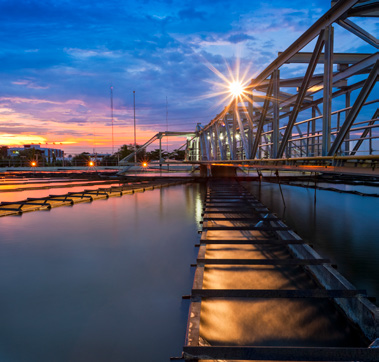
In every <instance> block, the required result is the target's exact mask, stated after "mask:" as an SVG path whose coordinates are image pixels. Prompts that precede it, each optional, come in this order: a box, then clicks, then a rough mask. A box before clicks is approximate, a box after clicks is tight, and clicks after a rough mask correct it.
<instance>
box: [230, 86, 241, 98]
mask: <svg viewBox="0 0 379 362" xmlns="http://www.w3.org/2000/svg"><path fill="white" fill-rule="evenodd" d="M229 91H230V93H232V95H233V96H234V98H237V97H239V96H240V95H241V94H242V93H243V92H244V87H243V85H242V83H241V82H232V83H230V84H229Z"/></svg>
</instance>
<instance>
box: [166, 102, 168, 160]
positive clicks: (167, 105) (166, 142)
mask: <svg viewBox="0 0 379 362" xmlns="http://www.w3.org/2000/svg"><path fill="white" fill-rule="evenodd" d="M166 132H167V133H168V101H167V96H166ZM167 133H166V134H167ZM166 148H167V155H168V136H166Z"/></svg>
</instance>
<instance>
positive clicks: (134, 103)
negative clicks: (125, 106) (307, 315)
mask: <svg viewBox="0 0 379 362" xmlns="http://www.w3.org/2000/svg"><path fill="white" fill-rule="evenodd" d="M133 109H134V163H137V133H136V91H133Z"/></svg>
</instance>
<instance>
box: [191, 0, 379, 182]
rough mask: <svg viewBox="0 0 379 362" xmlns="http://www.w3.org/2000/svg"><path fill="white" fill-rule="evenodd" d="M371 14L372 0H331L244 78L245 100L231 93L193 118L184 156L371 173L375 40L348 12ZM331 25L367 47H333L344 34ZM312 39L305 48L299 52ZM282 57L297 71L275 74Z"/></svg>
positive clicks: (378, 143) (376, 160)
mask: <svg viewBox="0 0 379 362" xmlns="http://www.w3.org/2000/svg"><path fill="white" fill-rule="evenodd" d="M378 16H379V3H378V1H358V0H344V1H342V0H341V1H337V2H332V7H331V9H330V10H329V11H328V12H326V13H325V14H324V15H323V16H322V17H321V18H320V19H319V20H317V21H316V23H314V24H313V25H312V26H311V27H310V28H309V29H308V30H307V31H306V32H305V33H304V34H303V35H301V36H300V37H299V38H298V39H297V40H296V41H295V42H294V43H293V44H292V45H290V46H289V47H288V48H287V49H286V50H285V51H283V52H281V53H279V55H278V57H277V58H276V59H275V60H274V61H273V62H272V63H271V64H270V65H268V66H267V67H266V69H264V70H263V71H262V72H261V73H260V74H259V75H258V76H257V77H256V78H255V79H252V80H251V82H250V84H249V85H248V87H247V88H246V90H248V92H249V99H248V101H241V99H238V100H237V98H236V99H234V100H233V101H232V102H231V103H230V104H228V105H227V106H226V107H225V108H224V110H223V111H222V112H221V113H219V114H218V115H217V116H216V117H215V118H214V119H212V120H211V121H210V123H209V124H207V125H206V126H204V127H202V126H201V124H198V125H197V127H196V133H195V136H194V137H192V138H191V139H188V140H187V162H190V163H196V164H203V165H204V164H205V165H239V166H245V167H249V166H250V167H256V168H268V169H275V168H276V169H294V168H296V169H297V170H299V169H302V170H311V171H318V170H323V171H326V170H328V169H329V170H331V171H334V172H345V171H347V172H349V171H348V170H349V169H352V170H353V172H358V173H361V172H362V170H363V173H371V174H376V175H378V174H379V171H378V169H379V152H378V151H379V140H378V139H379V130H378V127H379V120H378V115H379V111H378V103H379V99H372V98H373V97H372V95H373V94H374V91H373V89H374V88H375V87H377V85H376V82H377V80H378V67H379V53H378V51H377V49H378V47H379V41H378V39H377V38H376V37H375V36H374V35H372V34H370V33H369V32H368V31H367V30H365V29H363V28H361V27H360V26H358V25H357V24H356V23H355V22H353V21H352V20H351V19H350V18H355V17H371V18H378ZM335 26H340V27H342V28H344V29H345V31H347V32H349V33H351V34H354V36H355V37H358V38H360V39H362V40H364V42H366V43H367V44H369V45H371V47H369V48H372V49H373V51H372V52H371V53H336V52H334V45H335V44H336V43H338V47H339V48H340V47H341V46H343V45H345V47H346V48H347V47H349V44H345V42H346V40H345V39H344V37H342V38H341V39H338V37H337V36H336V37H335V36H334V27H335ZM313 40H315V45H314V48H313V52H302V51H301V50H302V49H303V48H304V47H306V46H307V45H308V44H309V43H310V42H312V41H313ZM288 64H298V66H299V70H300V69H303V68H304V72H305V74H304V76H301V77H294V78H284V77H282V76H281V73H282V74H285V73H286V66H287V65H288ZM292 69H293V68H292ZM376 90H377V88H376ZM370 93H371V97H369V96H370ZM376 93H377V94H378V92H376ZM375 148H376V149H375Z"/></svg>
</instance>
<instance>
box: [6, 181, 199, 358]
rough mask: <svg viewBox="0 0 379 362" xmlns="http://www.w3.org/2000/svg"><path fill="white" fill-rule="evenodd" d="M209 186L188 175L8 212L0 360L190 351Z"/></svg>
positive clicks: (162, 355)
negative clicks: (125, 191) (187, 297)
mask: <svg viewBox="0 0 379 362" xmlns="http://www.w3.org/2000/svg"><path fill="white" fill-rule="evenodd" d="M66 190H67V189H66ZM199 191H200V186H199V185H188V186H187V185H185V186H183V185H181V186H174V187H169V188H164V189H161V190H154V191H147V192H145V193H137V194H134V195H125V196H123V197H121V198H110V199H108V200H99V201H95V202H93V203H91V204H80V205H75V206H73V207H61V208H57V209H53V210H51V211H49V212H42V211H40V212H33V213H27V214H24V215H23V216H21V217H3V218H0V230H1V240H0V289H1V295H0V310H1V312H0V360H1V361H2V362H15V361H17V362H19V361H28V362H33V361H39V362H41V361H56V362H59V361H70V362H72V361H91V362H92V361H147V362H151V361H168V360H169V357H170V356H178V355H180V353H181V349H182V345H183V342H184V337H185V329H186V322H187V315H188V306H189V303H188V301H182V300H181V296H182V295H183V294H188V293H189V291H190V289H191V286H192V282H193V275H192V273H191V270H190V264H191V263H193V262H194V260H195V257H196V249H195V248H194V243H195V242H196V241H197V240H198V234H197V230H198V221H199V218H200V214H201V199H200V192H199Z"/></svg>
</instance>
